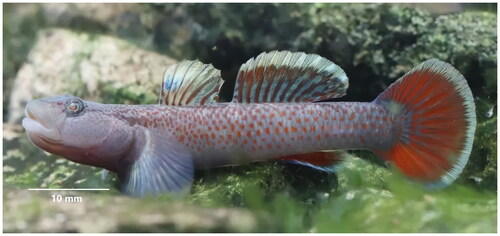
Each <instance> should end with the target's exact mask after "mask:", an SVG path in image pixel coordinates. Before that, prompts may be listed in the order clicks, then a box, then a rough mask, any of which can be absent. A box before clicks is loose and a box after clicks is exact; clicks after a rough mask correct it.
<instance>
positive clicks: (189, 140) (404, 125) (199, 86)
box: [23, 52, 476, 196]
mask: <svg viewBox="0 0 500 236" xmlns="http://www.w3.org/2000/svg"><path fill="white" fill-rule="evenodd" d="M236 81H237V84H236V88H235V93H234V96H233V101H232V102H230V103H217V100H218V90H219V88H220V86H221V84H222V79H221V78H220V74H219V73H218V71H217V70H215V68H213V67H211V66H210V65H204V64H202V63H199V62H197V61H184V62H181V63H179V64H178V65H175V66H173V67H170V68H168V69H167V70H166V72H165V76H164V81H163V83H162V93H161V95H160V104H158V105H117V104H100V103H94V102H89V101H84V100H81V99H79V98H76V97H73V96H70V95H65V96H57V97H52V98H44V99H40V100H34V101H32V102H30V103H28V105H27V107H26V116H27V117H26V118H25V120H23V126H24V127H25V128H26V130H27V134H28V136H29V138H30V140H31V141H32V142H33V143H34V144H35V145H37V146H39V147H41V148H42V149H45V150H47V151H49V152H52V153H55V154H58V155H61V156H63V157H65V158H68V159H69V160H72V161H75V162H78V163H83V164H87V165H92V166H98V167H102V168H105V169H107V170H110V171H112V172H116V173H117V174H118V176H119V178H120V179H121V180H122V182H123V186H122V187H123V189H124V191H125V192H127V193H130V194H133V195H137V196H143V195H147V194H158V193H163V192H181V191H183V190H186V189H189V187H190V186H191V183H192V181H193V170H194V169H195V168H198V169H205V168H213V167H219V166H227V165H242V164H246V163H249V162H255V161H266V160H284V161H292V162H295V163H298V164H303V165H307V166H311V167H314V168H318V169H321V170H327V171H329V170H332V169H331V168H330V167H334V166H337V165H338V164H339V163H340V162H341V161H342V159H343V158H344V157H343V155H342V152H339V150H354V149H365V150H371V151H373V152H375V153H376V154H377V155H378V156H380V157H382V158H384V159H385V160H387V161H389V162H392V163H394V164H395V165H396V166H397V167H398V168H399V169H400V170H401V171H402V172H403V174H405V175H406V176H408V177H409V178H411V179H414V180H417V181H420V182H424V183H426V184H427V185H428V186H431V187H442V186H445V185H447V184H449V183H451V182H452V181H453V180H454V179H455V178H457V176H458V175H459V173H460V172H461V171H462V169H463V168H464V166H465V164H466V162H467V159H468V156H469V154H470V151H471V144H472V140H473V134H474V131H475V122H476V121H475V113H474V103H473V101H472V95H471V93H470V89H469V88H468V86H467V84H466V81H465V79H464V78H463V76H461V75H460V73H459V72H458V71H456V70H455V69H454V68H453V67H452V66H451V65H449V64H446V63H443V62H440V61H438V60H435V59H432V60H429V61H426V62H424V63H422V64H421V65H419V66H417V67H416V68H415V69H413V70H412V71H410V72H409V73H407V74H406V75H405V76H403V78H401V79H399V80H398V81H397V82H395V83H394V84H393V85H391V86H390V87H389V88H388V89H387V90H386V91H385V92H383V93H382V94H381V95H379V97H377V98H376V99H375V100H374V101H372V102H365V103H362V102H320V101H322V100H326V99H331V98H335V97H339V96H342V95H343V94H345V90H346V89H347V84H348V82H347V77H346V75H345V73H344V72H343V71H342V69H340V67H338V66H337V65H335V64H333V63H332V62H330V61H328V60H326V59H324V58H322V57H319V56H317V55H309V54H304V53H290V52H271V53H268V54H266V53H264V54H261V55H260V56H258V57H257V58H255V59H251V60H250V61H249V62H247V63H246V64H244V65H243V66H242V67H241V69H240V73H239V74H238V78H237V80H236Z"/></svg>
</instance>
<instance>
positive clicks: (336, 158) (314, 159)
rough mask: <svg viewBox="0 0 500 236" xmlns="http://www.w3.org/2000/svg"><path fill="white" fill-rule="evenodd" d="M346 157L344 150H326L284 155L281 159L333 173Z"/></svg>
mask: <svg viewBox="0 0 500 236" xmlns="http://www.w3.org/2000/svg"><path fill="white" fill-rule="evenodd" d="M345 158H346V153H345V152H344V151H325V152H312V153H305V154H299V155H290V156H284V157H280V158H279V159H280V160H284V161H287V162H289V163H293V164H299V165H304V166H308V167H311V168H314V169H317V170H321V171H325V172H330V173H331V172H334V171H335V170H336V167H337V166H339V165H340V163H341V162H342V161H343V160H344V159H345Z"/></svg>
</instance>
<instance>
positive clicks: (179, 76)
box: [159, 61, 224, 106]
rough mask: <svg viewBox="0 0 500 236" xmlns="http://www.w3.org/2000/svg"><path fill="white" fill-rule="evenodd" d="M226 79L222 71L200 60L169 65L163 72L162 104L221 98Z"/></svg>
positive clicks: (206, 101) (196, 102) (212, 100)
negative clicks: (220, 94)
mask: <svg viewBox="0 0 500 236" xmlns="http://www.w3.org/2000/svg"><path fill="white" fill-rule="evenodd" d="M222 83H224V81H223V80H222V77H221V75H220V71H219V70H217V69H215V68H214V67H213V66H212V65H210V64H203V63H201V62H200V61H182V62H180V63H177V64H175V65H172V66H170V67H168V68H167V69H166V70H165V73H164V74H163V83H162V86H161V93H160V102H159V103H160V104H165V105H173V106H180V105H203V104H209V103H214V102H217V101H218V100H219V90H220V87H221V86H222Z"/></svg>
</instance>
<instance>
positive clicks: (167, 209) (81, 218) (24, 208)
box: [4, 190, 269, 233]
mask: <svg viewBox="0 0 500 236" xmlns="http://www.w3.org/2000/svg"><path fill="white" fill-rule="evenodd" d="M52 195H63V198H62V202H53V199H52ZM67 196H72V197H73V196H79V197H82V199H83V202H77V201H74V200H71V201H73V202H71V201H70V202H65V201H66V197H67ZM4 202H5V204H4V212H9V214H5V218H4V232H30V233H35V232H36V233H44V232H45V233H48V232H50V233H56V232H57V233H109V232H254V231H257V230H259V228H258V225H257V223H258V220H257V218H256V217H255V216H254V214H253V213H252V212H250V211H248V210H245V209H241V208H229V207H221V208H205V207H199V206H194V205H192V204H189V203H182V202H179V201H172V200H165V199H158V198H151V199H149V201H148V204H144V201H143V200H141V199H134V198H128V197H122V196H110V195H105V194H94V193H89V192H76V191H72V192H67V191H66V192H57V191H54V192H33V191H27V190H9V191H5V192H4ZM102 216H105V217H102ZM268 220H269V219H268Z"/></svg>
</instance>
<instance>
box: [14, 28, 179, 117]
mask: <svg viewBox="0 0 500 236" xmlns="http://www.w3.org/2000/svg"><path fill="white" fill-rule="evenodd" d="M173 63H176V61H175V60H173V59H171V58H168V57H165V56H162V55H160V54H157V53H154V52H148V51H145V50H142V49H138V48H137V47H135V46H133V45H131V44H129V43H127V42H125V41H123V40H120V39H117V38H113V37H108V36H99V35H91V34H85V33H80V34H78V33H74V32H71V31H68V30H62V29H51V30H44V31H41V32H40V33H39V35H38V40H37V43H36V45H35V46H34V48H33V50H32V51H31V52H30V54H29V56H28V59H27V62H26V63H25V64H24V65H23V66H22V67H21V69H20V70H19V72H18V73H17V76H16V79H15V82H14V85H13V87H12V91H14V92H12V93H11V96H10V105H9V123H16V122H19V121H20V118H21V117H22V116H23V112H24V106H25V104H26V102H28V101H30V100H32V99H34V98H39V97H44V96H53V95H58V94H63V93H69V94H73V95H75V96H79V97H82V98H84V99H90V100H94V101H102V102H109V101H106V100H105V99H98V98H103V97H106V96H107V95H106V92H108V93H112V94H111V95H113V96H111V97H113V98H112V99H117V98H116V96H114V95H116V94H115V92H117V91H122V90H126V91H127V92H131V93H134V94H135V95H137V96H138V97H141V96H142V97H141V98H142V99H141V100H142V102H154V101H156V99H157V97H156V96H157V94H158V92H159V89H160V88H159V87H160V84H161V80H162V74H163V71H164V70H165V68H166V67H167V66H169V65H171V64H173ZM122 93H123V91H122ZM141 94H142V95H141ZM109 95H110V94H108V96H109ZM125 96H126V94H125ZM112 101H114V100H112Z"/></svg>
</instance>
